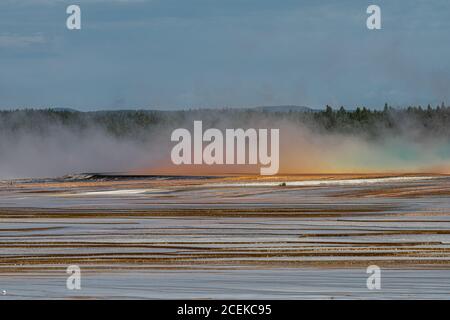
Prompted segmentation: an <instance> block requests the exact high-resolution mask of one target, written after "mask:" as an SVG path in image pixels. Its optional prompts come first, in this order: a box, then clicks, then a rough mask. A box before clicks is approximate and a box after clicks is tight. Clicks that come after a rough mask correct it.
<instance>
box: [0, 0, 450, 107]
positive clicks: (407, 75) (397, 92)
mask: <svg viewBox="0 0 450 320" xmlns="http://www.w3.org/2000/svg"><path fill="white" fill-rule="evenodd" d="M71 4H77V5H79V6H80V7H81V12H82V17H81V19H82V29H81V30H68V29H67V28H66V19H67V17H68V15H67V14H66V8H67V6H68V5H71ZM371 4H376V5H378V6H380V8H381V19H382V29H381V30H369V29H367V27H366V19H367V18H368V16H369V14H367V13H366V9H367V7H368V6H369V5H371ZM449 12H450V1H448V0H429V1H425V0H422V1H421V0H408V1H400V0H396V1H392V0H377V1H365V0H340V1H334V0H321V1H318V0H78V1H75V0H74V1H72V0H68V1H66V0H2V1H1V2H0V109H15V108H32V107H33V108H42V107H67V108H74V109H78V110H81V111H87V110H100V109H102V110H104V109H111V110H117V109H161V110H175V109H184V108H223V107H250V106H262V105H269V106H273V105H301V106H309V107H313V108H323V107H324V106H325V105H327V104H329V105H332V106H335V107H339V106H341V105H344V106H346V107H348V108H354V107H356V106H366V107H370V108H382V107H383V105H384V103H385V102H388V103H389V104H390V105H392V106H408V105H427V104H428V103H431V104H432V105H437V104H440V103H441V102H442V101H445V102H447V104H450V90H449V88H450V59H449V57H450V41H449V40H450V19H448V13H449Z"/></svg>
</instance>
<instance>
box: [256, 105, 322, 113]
mask: <svg viewBox="0 0 450 320" xmlns="http://www.w3.org/2000/svg"><path fill="white" fill-rule="evenodd" d="M252 109H256V110H260V111H265V112H316V111H317V110H314V109H311V108H308V107H305V106H262V107H256V108H252Z"/></svg>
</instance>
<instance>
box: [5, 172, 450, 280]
mask: <svg viewBox="0 0 450 320" xmlns="http://www.w3.org/2000/svg"><path fill="white" fill-rule="evenodd" d="M394 176H398V175H394V174H392V175H382V174H379V175H376V174H373V175H370V177H373V178H380V177H394ZM367 177H368V175H358V174H354V175H301V176H288V177H286V176H277V177H254V176H246V177H215V178H213V179H212V180H208V181H207V182H205V181H202V180H199V179H195V177H193V178H192V179H187V180H183V181H178V180H174V181H171V180H163V181H159V180H158V181H153V180H151V179H150V180H145V179H144V180H133V181H128V180H126V181H122V180H119V181H78V182H40V183H34V182H32V183H23V184H21V183H17V184H16V185H13V186H9V185H8V187H7V188H6V187H5V188H3V187H0V199H3V198H2V197H3V196H5V195H7V196H8V198H14V197H15V196H17V199H19V200H17V201H16V202H17V203H15V204H16V206H12V205H10V204H11V203H9V205H8V204H4V203H2V202H1V201H0V223H2V227H1V229H0V274H2V275H5V274H11V273H13V274H20V273H26V272H36V271H42V272H46V271H49V270H61V269H62V268H64V266H67V265H70V264H78V265H82V266H83V269H84V270H92V271H93V272H98V271H105V270H106V271H111V270H185V269H199V268H205V269H215V270H220V269H221V268H235V269H239V268H279V267H289V268H303V267H314V268H338V267H360V266H366V267H367V266H368V265H369V264H377V265H379V266H381V267H383V266H391V267H405V268H416V267H424V268H445V269H450V245H449V243H450V204H449V205H448V206H446V205H445V203H444V202H443V200H441V199H438V200H435V199H434V198H433V197H441V196H445V195H447V192H448V194H450V183H449V182H448V180H447V179H442V180H440V179H438V180H432V181H420V182H418V181H414V182H407V183H403V184H379V185H376V186H370V187H364V186H363V187H351V188H346V187H333V188H331V187H327V186H321V187H257V188H255V189H251V188H242V187H241V188H234V187H227V188H218V189H214V188H213V187H211V186H210V185H209V184H210V183H211V181H213V182H214V183H216V182H224V181H225V182H229V181H238V182H242V181H277V182H279V181H300V180H302V179H303V180H312V179H322V180H333V179H360V178H367ZM136 188H143V189H146V188H148V189H153V188H156V189H157V190H161V191H164V192H167V193H161V194H150V195H146V194H143V195H139V196H135V195H133V196H130V197H125V196H119V197H110V196H102V197H97V196H95V195H94V196H92V197H89V198H88V197H82V196H80V195H79V193H80V192H92V191H105V190H106V191H108V190H116V189H120V190H122V189H124V190H126V189H136ZM286 192H288V196H285V195H286ZM305 192H308V194H313V196H312V197H305ZM283 197H284V198H283ZM419 197H420V198H423V199H417V198H419ZM24 198H25V199H27V200H30V201H31V202H30V203H32V204H33V202H32V201H34V200H38V201H37V202H36V203H37V204H41V203H44V205H43V206H42V207H39V206H38V205H35V206H33V205H30V206H29V207H18V206H17V205H18V204H21V203H22V202H21V201H23V200H22V199H24ZM4 199H6V197H5V198H4ZM43 199H45V200H46V201H47V200H48V201H50V203H51V204H52V205H51V206H49V207H45V202H39V201H42V200H43ZM405 199H406V200H408V201H404V200H405ZM425 200H426V201H425ZM52 201H53V202H52ZM69 201H72V202H73V203H72V202H70V203H71V204H70V205H68V204H67V203H69ZM90 201H92V202H90ZM421 201H423V202H421ZM433 201H434V202H433ZM436 201H437V202H436ZM416 202H417V204H420V205H421V207H420V206H418V205H415V203H416ZM119 206H121V207H119ZM18 225H20V227H18Z"/></svg>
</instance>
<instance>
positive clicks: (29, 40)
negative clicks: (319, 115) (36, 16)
mask: <svg viewBox="0 0 450 320" xmlns="http://www.w3.org/2000/svg"><path fill="white" fill-rule="evenodd" d="M46 42H47V39H46V38H45V37H44V36H43V35H42V34H33V35H17V34H0V48H25V47H29V46H32V45H36V44H44V43H46Z"/></svg>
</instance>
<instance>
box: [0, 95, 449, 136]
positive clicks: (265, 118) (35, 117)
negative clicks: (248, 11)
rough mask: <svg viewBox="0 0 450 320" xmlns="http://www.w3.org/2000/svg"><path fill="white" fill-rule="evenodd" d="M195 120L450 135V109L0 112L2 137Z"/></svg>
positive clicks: (118, 131) (116, 131) (122, 131)
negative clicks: (3, 135) (59, 130)
mask: <svg viewBox="0 0 450 320" xmlns="http://www.w3.org/2000/svg"><path fill="white" fill-rule="evenodd" d="M194 120H203V122H204V123H206V125H208V126H211V127H214V126H216V127H230V128H233V127H234V128H236V127H242V128H246V127H271V126H280V125H282V124H283V123H289V124H290V125H295V126H299V127H305V128H308V129H309V130H312V131H313V132H317V133H341V134H356V135H360V136H364V137H366V138H377V137H378V136H380V135H383V136H386V134H389V135H396V134H410V135H414V134H420V135H426V136H430V135H437V136H440V137H450V107H446V106H445V105H444V103H442V105H440V106H435V107H432V106H430V105H428V106H427V107H421V106H410V107H406V108H392V107H390V106H388V105H387V104H386V105H385V106H384V108H382V109H381V110H370V109H367V108H364V107H361V108H359V107H358V108H356V109H353V110H347V109H345V108H344V107H339V108H337V107H334V108H332V107H330V106H326V107H325V108H324V109H323V110H312V109H310V110H302V111H293V110H289V111H276V108H275V109H274V110H271V111H266V110H263V109H258V108H255V109H251V108H250V109H220V110H214V109H206V110H204V109H201V110H200V109H198V110H186V111H154V110H149V111H146V110H136V111H131V110H124V111H95V112H78V111H74V110H64V109H50V108H49V109H40V110H36V109H21V110H11V111H0V133H2V134H8V136H9V137H11V134H21V133H24V132H27V133H30V132H31V133H33V134H36V135H46V134H51V132H52V131H53V130H54V129H58V128H64V129H70V130H73V131H74V132H83V130H86V129H91V128H96V129H101V130H103V131H105V132H107V133H108V134H110V135H112V136H114V137H117V138H122V137H123V138H139V139H148V138H150V137H149V136H148V135H147V133H148V132H150V131H151V130H154V129H171V128H176V127H180V126H183V125H186V124H187V123H189V122H192V121H194Z"/></svg>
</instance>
